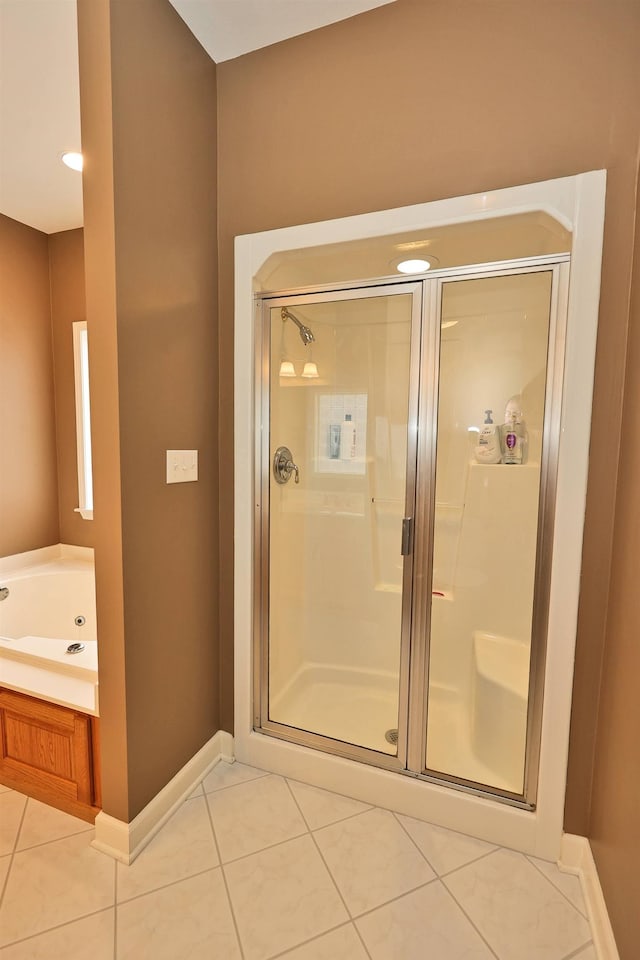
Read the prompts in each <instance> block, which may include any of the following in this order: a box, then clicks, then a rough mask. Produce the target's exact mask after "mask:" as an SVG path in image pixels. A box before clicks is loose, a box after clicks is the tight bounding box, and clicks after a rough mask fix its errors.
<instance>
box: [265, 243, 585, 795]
mask: <svg viewBox="0 0 640 960" xmlns="http://www.w3.org/2000/svg"><path fill="white" fill-rule="evenodd" d="M566 259H567V258H566V257H564V256H556V257H555V258H550V257H548V256H547V257H544V258H533V259H532V258H529V259H528V260H526V261H525V260H523V261H521V262H520V263H517V264H511V265H510V266H509V267H508V268H503V269H495V267H487V268H485V269H478V268H475V269H474V270H469V269H465V268H459V269H456V270H452V271H448V272H446V273H444V274H442V272H441V275H440V276H438V275H434V276H427V275H425V276H424V277H422V278H421V279H417V280H411V281H407V279H406V278H403V279H402V280H399V281H398V282H396V283H390V282H389V281H388V279H386V280H385V281H384V282H379V283H369V284H366V285H358V286H352V287H350V288H348V289H341V290H326V289H325V290H322V291H321V292H300V291H297V292H296V293H295V294H293V293H289V294H284V295H283V294H280V293H277V292H276V293H273V294H270V295H268V296H265V297H262V298H261V301H260V303H261V313H262V316H261V333H262V335H261V351H260V353H261V355H260V363H259V368H260V380H261V385H260V403H261V411H260V413H261V419H262V423H263V424H264V429H263V431H262V434H261V444H260V450H259V455H258V457H257V463H258V473H259V477H258V484H259V486H260V488H261V502H262V524H261V527H260V531H259V533H260V543H259V545H258V551H257V554H258V555H259V557H260V571H259V582H260V584H261V590H260V611H259V616H258V617H257V619H256V622H257V624H258V625H259V626H258V628H257V632H256V671H255V700H254V702H255V705H256V712H255V717H254V723H255V728H256V729H259V730H261V731H263V732H265V733H268V734H271V735H274V736H277V737H282V738H285V739H290V740H292V741H295V742H298V743H301V744H304V745H306V746H310V747H318V748H321V749H323V750H327V751H331V752H334V753H337V754H339V755H341V756H345V757H349V758H352V759H356V760H361V761H364V762H367V763H371V764H374V765H378V766H382V767H385V768H387V769H390V770H396V771H398V772H402V773H407V774H410V775H413V776H416V777H425V778H430V779H435V780H440V781H446V782H447V783H449V784H452V785H455V786H457V787H460V788H462V789H467V790H473V791H477V792H482V793H486V794H490V795H493V796H497V797H500V798H502V799H505V800H508V801H510V802H512V803H519V804H522V805H529V806H531V805H533V804H534V803H535V798H536V771H537V760H536V757H537V749H538V744H539V738H540V723H539V721H540V706H541V684H540V682H539V681H540V678H541V676H542V673H541V671H542V665H543V662H544V646H545V635H546V614H547V600H548V580H549V568H548V562H547V560H546V557H547V552H546V549H545V548H546V544H547V542H548V540H549V538H550V537H551V535H552V529H551V524H552V511H551V509H550V498H552V494H553V488H554V477H555V459H556V458H555V452H556V449H557V439H558V437H557V431H558V424H559V417H558V415H557V414H558V407H559V402H560V394H559V390H558V385H559V381H560V379H561V374H562V356H563V354H562V349H561V347H562V342H563V336H564V324H563V318H562V317H561V316H560V315H559V311H558V309H557V304H558V299H559V293H560V288H561V286H562V284H563V283H564V282H566V281H565V279H564V278H563V270H566ZM296 327H297V328H298V329H297V330H296V329H295V328H296ZM509 401H511V403H512V405H514V404H515V405H516V406H517V407H518V408H519V409H518V415H519V421H518V429H519V433H520V436H519V438H518V446H519V450H518V458H517V459H520V460H521V462H518V463H509V462H498V463H485V462H481V461H482V454H481V453H478V451H479V449H480V448H479V446H478V444H479V432H480V430H481V429H482V427H483V423H484V421H485V420H486V419H492V420H493V421H494V423H495V424H496V427H495V436H496V441H497V443H498V445H499V446H500V452H501V453H502V461H505V460H507V461H508V459H509V457H507V456H506V454H507V453H508V449H507V447H506V446H505V442H504V438H501V436H500V433H501V431H500V427H499V425H500V424H502V423H503V422H504V419H505V408H506V406H507V404H508V402H509ZM502 432H503V433H504V428H503V430H502ZM494 459H495V458H494ZM511 459H513V458H511ZM479 461H480V462H479Z"/></svg>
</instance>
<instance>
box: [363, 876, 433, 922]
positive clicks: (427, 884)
mask: <svg viewBox="0 0 640 960" xmlns="http://www.w3.org/2000/svg"><path fill="white" fill-rule="evenodd" d="M437 883H439V880H438V877H433V879H432V880H427V881H426V882H425V883H420V884H418V886H417V887H412V888H411V890H405V891H404V893H399V894H398V895H397V896H396V897H390V898H389V900H385V901H384V903H378V904H377V905H376V906H375V907H370V908H369V909H368V910H363V911H362V913H358V914H357V915H356V916H355V917H354V918H353V920H354V923H356V924H357V922H358V920H362V919H363V918H364V917H368V916H369V915H370V914H371V913H376V912H377V911H378V910H381V909H382V908H383V907H388V906H390V904H392V903H397V902H398V900H404V898H405V897H408V896H410V895H411V894H412V893H417V892H418V890H424V889H425V887H430V886H431V885H432V884H437Z"/></svg>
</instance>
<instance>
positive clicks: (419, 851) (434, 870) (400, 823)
mask: <svg viewBox="0 0 640 960" xmlns="http://www.w3.org/2000/svg"><path fill="white" fill-rule="evenodd" d="M391 814H392V816H393V818H394V819H395V821H396V823H397V824H398V826H399V827H400V829H401V830H402V831H403V833H404V834H405V835H406V836H407V837H408V838H409V840H410V841H411V843H412V844H413V845H414V847H415V848H416V850H417V851H418V853H419V854H420V856H421V857H422V858H423V859H424V860H426V863H427V866H428V867H429V869H430V870H433V872H434V874H435V875H436V877H438V876H439V873H438V871H437V870H436V868H435V867H434V865H433V864H432V863H431V861H430V860H429V857H428V856H427V855H426V853H425V852H424V850H421V849H420V847H419V846H418V844H417V843H416V841H415V840H414V839H413V837H412V836H411V834H410V833H409V831H408V830H407V828H406V827H405V825H404V823H403V822H402V821H401V820H400V818H399V817H398V815H397V813H396V812H395V811H393V810H392V811H391Z"/></svg>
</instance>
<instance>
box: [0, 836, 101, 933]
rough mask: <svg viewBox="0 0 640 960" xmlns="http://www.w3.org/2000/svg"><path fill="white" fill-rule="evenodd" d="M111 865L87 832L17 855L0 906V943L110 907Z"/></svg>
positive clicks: (39, 931) (42, 930) (32, 848)
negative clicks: (95, 847) (90, 841)
mask: <svg viewBox="0 0 640 960" xmlns="http://www.w3.org/2000/svg"><path fill="white" fill-rule="evenodd" d="M114 885H115V863H114V861H113V860H112V859H111V858H110V857H107V856H105V854H104V853H99V852H98V851H97V850H94V849H93V848H92V847H91V846H90V845H89V837H88V835H87V834H84V833H80V834H77V835H76V836H74V837H66V838H65V839H64V840H54V841H53V842H52V843H45V844H43V845H42V846H39V847H31V849H30V850H24V851H22V852H21V853H16V854H15V856H14V858H13V863H12V865H11V871H10V873H9V879H8V881H7V886H6V889H5V894H4V899H3V901H2V907H1V908H0V944H5V943H11V942H12V941H14V940H21V939H23V938H24V937H29V936H32V935H34V934H36V933H42V932H44V931H45V930H48V929H50V928H51V927H55V926H58V925H59V924H61V923H67V922H68V921H70V920H78V919H80V917H83V916H87V914H90V913H97V912H98V911H99V910H104V909H106V908H107V907H111V906H113V902H114Z"/></svg>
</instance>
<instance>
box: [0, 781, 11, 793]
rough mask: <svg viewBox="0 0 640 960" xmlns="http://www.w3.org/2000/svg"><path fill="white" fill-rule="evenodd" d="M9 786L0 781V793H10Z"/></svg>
mask: <svg viewBox="0 0 640 960" xmlns="http://www.w3.org/2000/svg"><path fill="white" fill-rule="evenodd" d="M10 792H11V787H7V786H5V784H4V783H0V793H10Z"/></svg>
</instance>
